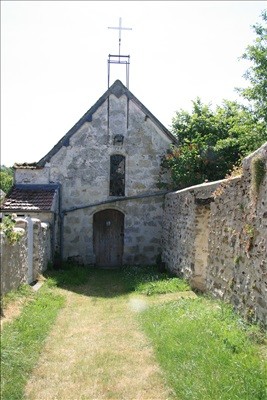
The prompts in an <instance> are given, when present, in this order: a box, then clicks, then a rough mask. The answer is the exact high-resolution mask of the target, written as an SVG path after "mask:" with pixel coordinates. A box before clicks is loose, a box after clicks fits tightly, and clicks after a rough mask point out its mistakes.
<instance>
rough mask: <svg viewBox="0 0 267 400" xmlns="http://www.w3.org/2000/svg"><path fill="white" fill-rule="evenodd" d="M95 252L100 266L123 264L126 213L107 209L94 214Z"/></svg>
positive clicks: (97, 263)
mask: <svg viewBox="0 0 267 400" xmlns="http://www.w3.org/2000/svg"><path fill="white" fill-rule="evenodd" d="M93 232H94V253H95V257H96V265H97V266H98V267H118V266H121V265H122V256H123V244H124V214H123V213H122V212H120V211H118V210H112V209H107V210H103V211H99V212H97V213H95V214H94V221H93Z"/></svg>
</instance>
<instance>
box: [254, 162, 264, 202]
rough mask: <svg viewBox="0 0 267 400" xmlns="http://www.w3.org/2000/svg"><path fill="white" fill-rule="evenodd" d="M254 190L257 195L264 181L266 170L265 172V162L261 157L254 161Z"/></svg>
mask: <svg viewBox="0 0 267 400" xmlns="http://www.w3.org/2000/svg"><path fill="white" fill-rule="evenodd" d="M251 168H252V188H253V191H254V192H255V194H256V195H257V194H258V193H259V190H260V186H261V184H262V181H263V179H264V176H265V173H266V170H265V162H264V160H263V159H262V158H261V157H255V158H254V159H253V160H252V166H251Z"/></svg>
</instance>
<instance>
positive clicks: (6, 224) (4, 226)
mask: <svg viewBox="0 0 267 400" xmlns="http://www.w3.org/2000/svg"><path fill="white" fill-rule="evenodd" d="M14 228H15V220H14V219H13V218H12V217H11V215H7V216H6V217H4V218H3V222H2V223H1V224H0V230H1V231H2V232H4V234H5V236H6V238H7V240H8V241H9V243H10V244H14V243H17V242H18V241H19V240H20V238H21V236H22V233H21V232H17V231H15V230H14Z"/></svg>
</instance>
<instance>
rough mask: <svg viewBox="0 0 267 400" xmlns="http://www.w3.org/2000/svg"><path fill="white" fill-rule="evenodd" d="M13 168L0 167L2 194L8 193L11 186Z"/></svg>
mask: <svg viewBox="0 0 267 400" xmlns="http://www.w3.org/2000/svg"><path fill="white" fill-rule="evenodd" d="M13 175H14V172H13V168H9V167H5V166H4V165H1V169H0V189H2V190H3V192H5V193H8V191H9V190H10V189H11V187H12V185H13Z"/></svg>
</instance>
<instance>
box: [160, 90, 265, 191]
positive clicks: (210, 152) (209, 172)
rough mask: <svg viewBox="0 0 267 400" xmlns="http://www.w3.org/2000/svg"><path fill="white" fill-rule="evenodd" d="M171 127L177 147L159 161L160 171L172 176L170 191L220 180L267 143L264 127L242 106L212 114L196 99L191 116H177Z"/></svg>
mask: <svg viewBox="0 0 267 400" xmlns="http://www.w3.org/2000/svg"><path fill="white" fill-rule="evenodd" d="M172 127H173V134H174V135H175V136H176V137H177V139H178V141H179V145H178V146H172V148H171V151H170V152H169V153H168V154H167V155H166V156H164V157H163V159H162V171H163V172H165V171H166V170H169V171H170V172H171V178H172V183H171V185H170V186H169V187H168V186H167V188H169V189H182V188H184V187H187V186H192V185H195V184H198V183H202V182H204V181H205V180H208V181H215V180H218V179H223V178H224V177H225V176H226V175H227V174H229V173H230V172H231V171H232V170H233V169H234V168H235V166H236V165H238V164H239V163H240V161H241V160H242V158H243V157H244V156H246V155H248V154H249V153H250V152H252V151H254V150H255V149H256V148H258V147H259V146H261V145H262V144H263V143H264V142H265V141H266V140H267V133H266V132H265V131H264V130H263V124H262V123H261V122H257V121H256V120H255V117H254V116H253V115H252V114H251V113H250V112H248V111H247V110H246V109H245V108H244V107H243V106H241V105H238V104H237V103H236V102H230V101H224V102H223V104H222V106H217V107H216V109H215V111H213V110H212V109H211V107H210V106H209V105H205V104H203V103H202V102H201V100H200V99H199V98H198V99H197V100H196V101H194V102H193V108H192V112H191V113H189V112H186V111H183V110H181V111H180V112H177V113H176V116H175V117H174V119H173V125H172ZM160 186H163V187H164V184H163V185H161V183H160Z"/></svg>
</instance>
